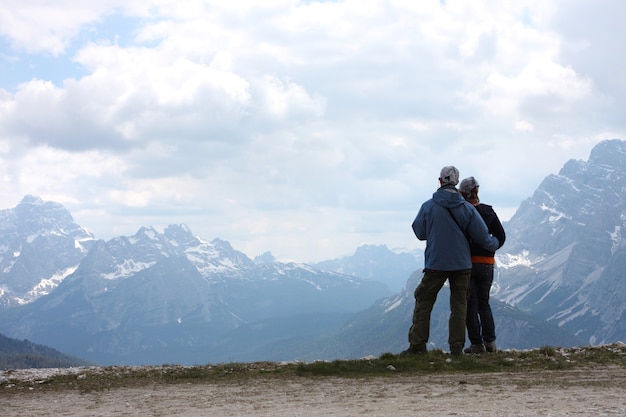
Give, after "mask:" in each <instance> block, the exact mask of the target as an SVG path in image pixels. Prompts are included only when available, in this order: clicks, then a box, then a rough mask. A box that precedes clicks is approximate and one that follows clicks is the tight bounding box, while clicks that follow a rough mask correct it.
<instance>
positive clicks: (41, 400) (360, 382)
mask: <svg viewBox="0 0 626 417" xmlns="http://www.w3.org/2000/svg"><path fill="white" fill-rule="evenodd" d="M16 389H17V388H15V387H14V388H8V387H3V388H2V390H3V391H6V392H2V391H0V410H2V415H3V416H4V417H10V416H20V417H21V416H31V417H37V416H55V417H56V416H224V417H229V416H246V417H254V416H272V417H282V416H292V417H293V416H324V417H328V416H358V417H366V416H367V417H376V416H592V415H593V416H624V415H626V370H625V369H622V368H604V369H598V368H596V369H588V370H573V371H543V372H526V373H519V372H518V373H511V374H509V373H489V374H478V375H477V374H458V373H456V374H443V375H442V374H437V375H434V374H433V375H416V376H401V375H398V376H390V377H373V378H366V379H351V378H341V377H297V376H290V377H287V378H284V379H278V378H253V379H246V380H243V381H238V382H203V383H191V384H190V383H180V384H156V383H154V384H149V385H146V386H143V387H132V388H115V389H108V390H101V391H97V392H88V393H81V392H80V391H77V390H71V389H62V390H52V391H48V390H38V389H36V388H21V389H20V390H19V391H15V390H16ZM8 390H13V391H11V392H9V391H8Z"/></svg>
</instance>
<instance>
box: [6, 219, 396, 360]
mask: <svg viewBox="0 0 626 417" xmlns="http://www.w3.org/2000/svg"><path fill="white" fill-rule="evenodd" d="M42 234H44V235H47V234H48V233H47V232H43V233H42ZM91 246H92V247H91V249H90V250H89V252H88V253H87V254H86V255H85V256H84V257H83V258H82V259H81V260H80V263H79V264H78V267H77V268H75V270H74V271H73V272H72V273H71V274H69V275H67V276H66V277H65V278H64V279H63V280H60V282H59V284H58V287H57V288H56V289H54V291H51V292H50V293H49V294H47V295H44V296H41V297H39V298H37V299H34V300H33V301H31V302H29V303H27V304H25V305H23V306H21V307H16V308H11V309H7V310H6V311H4V312H3V313H2V315H1V316H0V332H2V333H4V334H6V335H7V336H10V337H13V338H18V339H29V340H31V341H34V342H36V343H41V344H45V345H48V346H51V347H54V348H56V349H58V350H61V351H63V352H65V353H68V354H71V355H74V356H77V357H81V358H85V359H88V360H91V361H94V362H97V363H103V364H108V363H118V364H119V363H128V364H137V363H164V362H170V363H172V362H175V363H187V364H189V363H198V362H203V363H204V362H210V361H224V360H234V359H240V360H243V359H248V358H247V357H245V355H248V354H249V352H250V351H251V350H252V351H253V352H254V351H255V350H262V349H263V346H264V345H265V344H268V343H275V342H277V341H280V340H282V339H289V338H292V337H293V334H294V333H293V332H284V330H287V329H286V328H285V326H287V325H286V321H285V318H289V319H290V320H295V319H296V318H297V324H298V325H299V326H301V328H302V329H307V331H305V332H304V335H305V336H308V337H311V336H313V335H315V334H317V333H316V332H325V331H327V330H328V329H334V328H335V327H338V326H340V324H341V323H343V321H344V320H345V318H346V315H347V314H351V313H354V312H356V311H359V310H361V309H363V308H366V307H367V306H369V305H370V304H371V303H372V302H373V301H374V300H376V299H378V298H380V297H382V296H385V295H388V294H389V291H388V289H387V288H386V287H385V286H384V285H383V284H381V283H377V282H375V281H372V280H365V279H361V278H357V277H352V276H348V275H343V274H338V273H332V272H328V271H321V270H318V269H316V268H313V267H311V266H309V265H304V264H296V263H280V262H276V261H272V259H271V258H270V259H265V261H264V262H254V261H252V260H250V259H249V258H248V257H247V256H246V255H245V254H243V253H241V252H239V251H237V250H234V249H233V248H232V247H231V246H230V244H229V243H228V242H225V241H222V240H219V239H214V240H213V241H210V242H208V241H204V240H202V239H200V238H198V237H196V236H194V235H193V234H192V233H191V231H190V230H189V229H188V228H187V227H186V226H184V225H171V226H168V227H167V228H166V229H165V230H164V232H163V233H159V232H157V231H156V230H155V229H153V228H148V227H143V228H141V229H140V230H139V231H138V232H137V233H136V234H135V235H133V236H130V237H117V238H114V239H111V240H110V241H108V242H104V241H102V240H99V241H93V242H92V245H91ZM53 253H54V251H51V253H50V254H49V255H50V256H52V254H53ZM33 262H35V260H33ZM3 285H5V286H6V287H8V288H9V290H11V289H10V287H9V285H7V284H6V283H3ZM11 291H12V290H11ZM322 315H324V316H325V317H326V320H325V321H324V322H323V323H319V317H320V316H322ZM276 323H281V324H280V326H277V325H276ZM312 323H313V324H312ZM281 326H282V327H283V328H280V327H281ZM290 326H293V323H292V324H290ZM259 327H261V328H265V329H266V330H265V331H263V333H262V337H258V334H257V332H258V328H259ZM241 329H247V335H246V334H242V330H241ZM288 330H291V328H289V329H288ZM299 332H300V333H302V330H300V331H299ZM246 336H247V337H246ZM254 336H257V337H254Z"/></svg>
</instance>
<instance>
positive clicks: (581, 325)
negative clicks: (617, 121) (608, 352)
mask: <svg viewBox="0 0 626 417" xmlns="http://www.w3.org/2000/svg"><path fill="white" fill-rule="evenodd" d="M625 190H626V142H624V141H621V140H608V141H604V142H601V143H599V144H598V145H597V146H595V147H594V148H593V150H592V151H591V154H590V157H589V160H588V161H586V162H584V161H573V160H572V161H568V162H567V163H566V164H565V165H564V166H563V168H562V169H561V171H560V172H559V174H558V175H550V176H548V177H547V178H546V179H545V180H544V181H543V182H542V183H541V185H540V186H539V188H538V189H537V191H535V193H534V194H533V196H532V197H531V198H529V199H528V200H526V201H524V202H523V203H522V205H521V206H520V208H519V209H518V210H517V212H516V213H515V215H514V216H513V217H512V218H511V220H510V221H509V222H507V223H505V225H504V226H505V228H506V230H507V234H508V236H510V239H508V240H507V244H506V246H505V248H504V250H505V253H502V254H500V255H499V256H498V260H499V262H500V264H501V265H502V266H503V267H504V268H503V272H502V275H501V286H500V287H499V288H498V291H497V294H496V297H498V298H500V299H501V300H503V301H505V302H507V303H510V304H512V305H514V306H516V307H518V308H520V309H523V310H525V311H529V312H532V313H533V314H536V315H538V316H539V317H542V318H545V319H546V320H548V321H549V322H551V323H554V324H556V325H558V326H559V327H560V328H562V329H563V330H566V331H568V332H570V333H572V334H575V335H576V336H577V337H579V338H581V339H582V340H583V341H585V342H586V343H589V344H602V343H610V342H614V341H617V340H623V339H626V326H625V325H624V324H623V323H624V320H623V318H624V316H625V311H626V291H625V290H626V285H625V282H626V268H624V266H626V265H625V263H626V261H625V260H624V259H625V255H626V241H625V240H624V239H623V237H622V234H623V230H624V226H625V225H626V198H625V194H624V191H625Z"/></svg>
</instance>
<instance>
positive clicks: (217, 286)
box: [0, 140, 626, 364]
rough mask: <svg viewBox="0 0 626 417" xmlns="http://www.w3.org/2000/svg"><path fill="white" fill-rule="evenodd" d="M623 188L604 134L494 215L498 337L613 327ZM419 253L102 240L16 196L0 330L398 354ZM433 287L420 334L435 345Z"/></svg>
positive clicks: (603, 336)
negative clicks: (425, 329)
mask: <svg viewBox="0 0 626 417" xmlns="http://www.w3.org/2000/svg"><path fill="white" fill-rule="evenodd" d="M625 189H626V143H625V142H623V141H621V140H609V141H604V142H602V143H600V144H598V145H597V146H596V147H595V148H594V149H593V150H592V152H591V156H590V158H589V161H586V162H583V161H569V162H567V163H566V164H565V165H564V167H563V169H562V170H561V171H560V172H559V174H558V175H550V176H548V177H547V178H546V179H545V180H544V181H543V182H542V183H541V185H540V186H539V188H538V189H537V191H536V192H535V193H534V195H533V196H532V197H531V198H529V199H527V200H525V201H524V202H523V203H522V205H521V206H520V208H519V209H518V210H517V212H516V213H515V215H514V216H513V217H512V218H511V220H510V221H509V222H505V223H504V227H505V229H506V231H507V242H506V244H505V246H504V247H503V248H502V249H501V250H500V251H499V252H498V254H497V260H498V264H499V268H498V279H497V280H496V285H494V291H493V298H492V299H493V307H494V311H495V318H496V325H497V333H498V346H499V347H500V348H533V347H540V346H545V345H552V346H574V345H584V344H599V343H609V342H614V341H617V340H620V339H625V336H626V328H625V325H624V323H625V321H624V320H623V318H624V310H625V308H626V307H625V306H626V303H624V301H626V300H625V297H626V291H624V285H626V284H624V283H625V282H626V280H625V279H624V278H625V276H624V275H625V274H626V269H625V268H624V266H626V265H624V263H626V257H625V256H624V255H625V253H624V250H625V249H624V247H625V243H624V240H623V239H622V235H621V231H622V228H623V225H624V223H625V222H626V199H625V198H624V190H625ZM409 220H410V219H409ZM422 258H423V254H422V253H399V252H394V251H391V250H389V249H388V248H387V247H386V246H384V245H379V246H376V245H366V246H362V247H360V248H357V249H356V251H355V254H354V255H353V256H349V257H345V258H342V259H335V260H329V261H324V262H320V263H317V264H315V265H307V264H299V263H283V262H278V261H276V260H275V259H274V258H273V256H271V254H270V253H266V254H264V255H262V256H259V257H257V258H255V259H254V260H252V259H249V258H248V257H247V256H246V255H245V254H243V253H241V252H239V251H237V250H235V249H233V248H232V247H231V245H230V244H229V243H228V242H226V241H223V240H220V239H213V240H211V241H207V240H204V239H201V238H199V237H197V236H195V235H194V234H193V233H192V232H191V231H190V230H189V229H188V228H187V227H186V226H184V225H170V226H168V227H167V228H166V229H165V230H164V231H163V232H162V233H161V232H158V231H156V230H155V229H153V228H151V227H141V228H140V229H139V230H138V232H137V233H136V234H135V235H133V236H128V237H124V236H123V237H116V238H114V239H111V240H109V241H107V242H105V241H103V240H98V239H96V238H95V237H94V236H92V235H91V234H90V233H88V232H87V231H86V230H85V229H83V228H82V227H80V226H79V225H77V224H76V223H75V222H74V220H73V219H72V216H71V215H70V213H69V212H67V210H65V209H64V208H63V207H62V206H61V205H60V204H58V203H54V202H45V201H42V200H41V199H40V198H38V197H34V196H26V197H24V199H23V200H22V201H21V202H20V203H19V204H18V205H17V206H16V207H15V208H13V209H5V210H0V266H2V269H1V272H0V333H3V334H4V335H6V336H8V337H10V338H16V339H27V340H30V341H32V343H38V344H42V345H46V346H50V347H53V348H54V349H57V350H59V351H61V352H65V353H67V354H68V355H71V356H72V357H79V358H83V359H85V360H88V361H90V362H95V363H98V364H161V363H182V364H198V363H208V362H227V361H257V360H312V359H346V358H357V357H362V356H365V355H370V354H371V355H379V354H381V353H384V352H398V351H400V350H402V349H404V348H406V345H407V342H406V340H407V332H408V327H409V325H410V320H411V314H412V309H413V303H414V300H413V290H414V289H415V286H416V285H417V283H418V282H419V279H420V277H421V275H420V270H421V267H422V265H423V259H422ZM446 291H447V289H444V290H443V291H442V293H441V294H440V296H439V300H438V301H437V304H436V306H435V310H434V311H433V315H432V322H433V326H432V332H431V348H443V349H447V343H446V340H447V321H448V314H449V313H448V304H447V303H448V295H447V293H446Z"/></svg>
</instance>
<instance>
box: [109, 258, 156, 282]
mask: <svg viewBox="0 0 626 417" xmlns="http://www.w3.org/2000/svg"><path fill="white" fill-rule="evenodd" d="M155 263H156V262H138V261H135V260H133V259H126V260H124V261H123V262H122V263H121V264H118V265H115V271H114V272H110V273H102V274H100V277H102V278H104V279H107V280H111V281H112V280H117V279H120V278H127V277H130V276H132V275H134V274H136V273H137V272H139V271H142V270H144V269H148V268H150V267H151V266H153V265H154V264H155Z"/></svg>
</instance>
